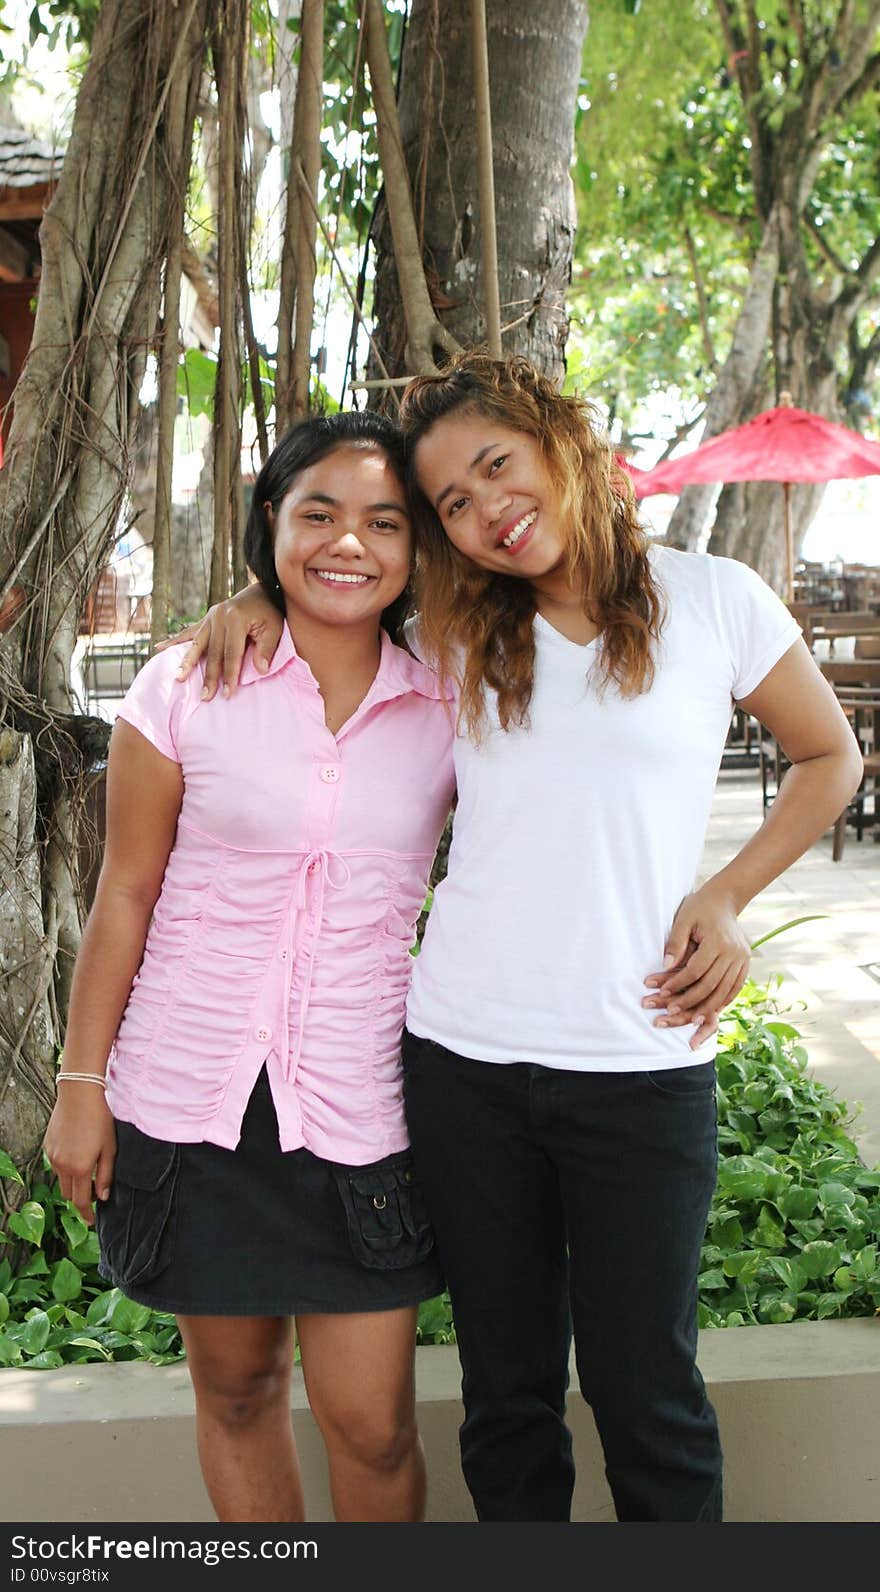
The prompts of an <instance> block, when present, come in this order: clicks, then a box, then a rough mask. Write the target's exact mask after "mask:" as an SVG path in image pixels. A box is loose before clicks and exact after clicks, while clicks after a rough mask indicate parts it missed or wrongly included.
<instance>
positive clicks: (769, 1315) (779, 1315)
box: [758, 1294, 797, 1324]
mask: <svg viewBox="0 0 880 1592" xmlns="http://www.w3.org/2000/svg"><path fill="white" fill-rule="evenodd" d="M796 1315H797V1300H796V1299H792V1298H791V1296H790V1295H789V1294H778V1295H777V1296H776V1297H775V1298H773V1299H766V1300H764V1301H762V1303H761V1304H760V1305H759V1307H758V1319H759V1320H760V1321H766V1322H777V1323H779V1324H781V1323H782V1322H785V1321H793V1320H794V1318H795V1316H796Z"/></svg>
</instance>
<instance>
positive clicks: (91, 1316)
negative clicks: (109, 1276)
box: [86, 1288, 122, 1327]
mask: <svg viewBox="0 0 880 1592" xmlns="http://www.w3.org/2000/svg"><path fill="white" fill-rule="evenodd" d="M121 1298H122V1294H121V1293H120V1292H119V1289H118V1288H108V1289H107V1290H106V1291H105V1292H104V1293H99V1294H97V1295H96V1297H95V1298H94V1299H93V1300H92V1302H91V1304H90V1305H89V1308H88V1310H87V1311H86V1320H87V1322H88V1324H89V1326H90V1327H100V1326H103V1324H104V1322H105V1321H109V1320H110V1317H111V1315H112V1314H113V1310H114V1308H115V1306H116V1304H117V1302H118V1300H120V1299H121Z"/></svg>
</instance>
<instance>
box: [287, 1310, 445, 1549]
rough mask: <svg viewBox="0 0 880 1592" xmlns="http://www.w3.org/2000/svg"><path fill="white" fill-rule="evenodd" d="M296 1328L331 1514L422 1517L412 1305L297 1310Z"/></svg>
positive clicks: (369, 1517) (343, 1516)
mask: <svg viewBox="0 0 880 1592" xmlns="http://www.w3.org/2000/svg"><path fill="white" fill-rule="evenodd" d="M296 1330H297V1336H298V1338H299V1346H300V1353H301V1356H302V1369H303V1376H304V1378H305V1384H306V1392H307V1394H308V1397H309V1404H310V1405H311V1408H312V1413H313V1415H314V1417H315V1420H316V1421H317V1423H318V1425H319V1427H320V1429H321V1433H322V1435H323V1438H324V1442H325V1444H326V1447H327V1458H328V1461H329V1466H330V1490H331V1494H332V1497H333V1508H334V1512H335V1515H336V1519H337V1520H349V1521H351V1520H360V1521H368V1520H372V1521H375V1520H408V1521H418V1520H422V1519H424V1514H425V1493H426V1482H425V1456H424V1454H423V1452H422V1445H421V1441H420V1439H419V1434H418V1428H417V1427H416V1398H415V1358H414V1351H415V1334H416V1311H415V1309H407V1310H383V1311H370V1312H367V1313H363V1314H359V1315H301V1316H297V1320H296Z"/></svg>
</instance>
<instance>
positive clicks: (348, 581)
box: [313, 569, 370, 586]
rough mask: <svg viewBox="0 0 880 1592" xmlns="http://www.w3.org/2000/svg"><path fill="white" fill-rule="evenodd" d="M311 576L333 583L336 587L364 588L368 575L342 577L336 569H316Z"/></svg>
mask: <svg viewBox="0 0 880 1592" xmlns="http://www.w3.org/2000/svg"><path fill="white" fill-rule="evenodd" d="M313 574H315V575H320V577H321V579H322V580H332V581H335V582H336V584H337V585H338V586H366V584H367V581H368V580H369V579H370V577H369V575H343V574H342V573H341V572H340V571H339V570H336V569H316V570H314V571H313Z"/></svg>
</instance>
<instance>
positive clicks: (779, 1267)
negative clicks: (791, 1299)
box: [768, 1255, 808, 1294]
mask: <svg viewBox="0 0 880 1592" xmlns="http://www.w3.org/2000/svg"><path fill="white" fill-rule="evenodd" d="M768 1264H769V1265H770V1266H771V1267H772V1269H773V1271H774V1272H775V1273H776V1276H777V1277H778V1278H779V1280H780V1282H781V1283H782V1284H783V1285H784V1287H785V1288H786V1290H787V1291H788V1292H789V1293H793V1294H799V1293H800V1292H801V1289H802V1288H803V1286H804V1283H805V1282H807V1281H808V1272H807V1270H806V1267H805V1266H802V1265H801V1262H800V1258H799V1257H792V1256H788V1255H771V1256H770V1259H769V1262H768Z"/></svg>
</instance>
